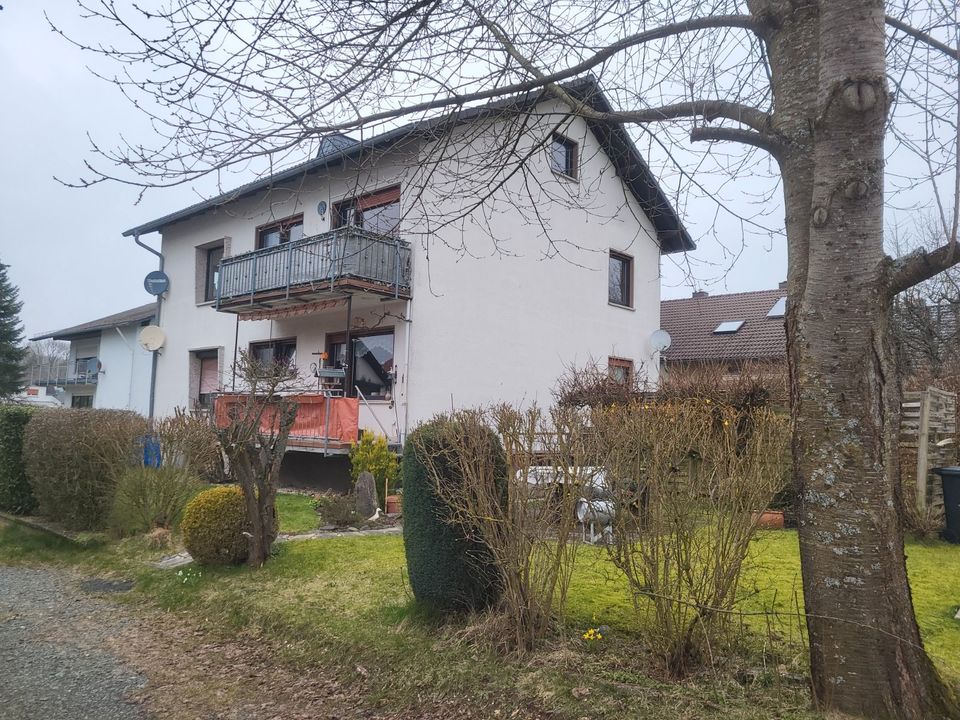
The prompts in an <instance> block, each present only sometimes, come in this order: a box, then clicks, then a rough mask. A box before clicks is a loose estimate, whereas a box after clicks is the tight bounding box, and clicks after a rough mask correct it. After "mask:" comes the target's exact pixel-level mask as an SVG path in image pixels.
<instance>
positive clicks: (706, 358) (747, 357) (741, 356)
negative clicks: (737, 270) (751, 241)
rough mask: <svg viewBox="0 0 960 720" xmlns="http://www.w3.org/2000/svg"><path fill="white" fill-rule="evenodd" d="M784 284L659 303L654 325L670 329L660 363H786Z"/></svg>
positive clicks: (732, 368)
mask: <svg viewBox="0 0 960 720" xmlns="http://www.w3.org/2000/svg"><path fill="white" fill-rule="evenodd" d="M786 297H787V290H786V283H781V284H780V287H779V288H777V289H776V290H759V291H756V292H742V293H731V294H728V295H710V294H708V293H706V292H704V291H703V290H697V291H696V292H694V293H693V296H692V297H689V298H682V299H679V300H664V301H663V302H662V303H660V324H661V326H662V327H663V329H664V330H666V331H667V332H668V333H670V339H671V343H670V347H669V348H668V349H667V350H666V351H665V352H664V353H663V355H662V359H663V363H664V365H665V367H666V368H668V369H669V368H671V367H674V368H676V367H684V366H690V365H697V364H707V363H709V364H723V365H725V366H726V368H727V371H728V372H729V373H731V374H735V373H738V372H739V370H740V368H742V367H743V366H744V364H746V363H751V362H764V363H768V362H777V363H784V364H785V363H786V360H787V332H786V327H785V324H784V313H785V311H786Z"/></svg>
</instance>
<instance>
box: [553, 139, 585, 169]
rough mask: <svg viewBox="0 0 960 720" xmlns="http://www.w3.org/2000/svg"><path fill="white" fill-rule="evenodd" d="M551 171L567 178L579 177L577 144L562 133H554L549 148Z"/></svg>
mask: <svg viewBox="0 0 960 720" xmlns="http://www.w3.org/2000/svg"><path fill="white" fill-rule="evenodd" d="M549 154H550V169H551V170H553V171H554V172H555V173H560V174H561V175H566V176H567V177H571V178H575V177H577V161H578V159H579V158H578V157H577V155H578V152H577V143H575V142H574V141H573V140H571V139H570V138H568V137H564V136H563V135H561V134H560V133H554V134H553V135H552V136H551V138H550V146H549Z"/></svg>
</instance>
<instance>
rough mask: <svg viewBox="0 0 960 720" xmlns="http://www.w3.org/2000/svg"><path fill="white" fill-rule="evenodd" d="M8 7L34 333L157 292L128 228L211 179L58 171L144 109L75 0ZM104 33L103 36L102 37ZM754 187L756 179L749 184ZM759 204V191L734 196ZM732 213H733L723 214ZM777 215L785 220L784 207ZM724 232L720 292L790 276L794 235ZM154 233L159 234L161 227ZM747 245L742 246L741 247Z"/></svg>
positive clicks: (717, 259) (16, 229)
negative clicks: (84, 178) (84, 181)
mask: <svg viewBox="0 0 960 720" xmlns="http://www.w3.org/2000/svg"><path fill="white" fill-rule="evenodd" d="M2 4H3V6H4V9H3V11H2V12H0V83H2V88H3V98H4V111H3V112H2V113H0V172H2V173H3V175H2V181H0V182H2V193H0V262H3V263H4V264H7V265H10V276H11V278H12V280H13V282H14V283H15V284H16V285H17V286H18V287H19V288H20V296H21V299H22V300H23V303H24V306H23V311H22V314H21V317H22V320H23V323H24V325H25V328H26V331H27V335H28V336H33V335H37V334H40V333H42V332H45V331H48V330H55V329H58V328H62V327H67V326H70V325H74V324H77V323H81V322H85V321H87V320H92V319H95V318H98V317H101V316H103V315H109V314H111V313H114V312H119V311H121V310H126V309H128V308H131V307H135V306H137V305H140V304H143V303H146V302H149V301H150V299H151V298H150V296H148V295H147V294H146V293H145V292H144V290H143V277H144V275H145V274H146V273H147V272H149V271H150V270H153V269H155V268H156V258H154V257H153V256H152V255H150V254H149V253H147V252H146V251H145V250H143V249H141V248H138V247H136V246H135V245H134V244H133V241H132V239H130V238H123V237H121V233H122V232H123V231H124V230H126V229H127V228H130V227H133V226H135V225H137V224H140V223H142V222H144V221H147V220H151V219H153V218H156V217H159V216H161V215H164V214H166V213H168V212H171V211H173V210H177V209H179V208H181V207H183V206H185V205H188V204H191V203H193V202H196V201H197V200H198V199H199V198H200V197H201V196H206V195H208V194H210V193H209V190H208V191H207V192H206V193H205V192H204V188H185V187H181V188H175V189H164V190H156V191H153V192H151V193H148V194H147V195H146V197H145V198H144V199H143V200H142V201H141V202H140V204H139V205H136V204H135V202H136V198H137V194H136V192H135V191H134V190H132V189H130V188H127V187H123V186H120V185H110V186H107V185H99V186H96V187H94V188H89V189H83V190H80V189H72V188H68V187H64V186H63V185H61V184H60V183H58V182H57V181H56V180H55V179H54V176H57V177H60V178H63V179H68V180H71V179H73V180H75V179H76V178H78V177H80V176H81V175H82V174H83V169H84V166H83V163H84V160H85V159H86V158H88V157H89V156H90V155H89V152H90V151H89V148H90V143H89V140H88V138H87V134H88V133H89V134H90V136H92V138H93V139H94V140H95V141H97V142H98V143H100V144H102V145H104V146H109V145H110V144H111V143H112V142H114V141H115V140H116V138H117V137H118V136H119V134H120V133H124V134H126V135H128V136H130V135H133V136H138V135H139V134H141V133H143V132H144V131H145V123H144V119H143V118H142V117H141V116H140V115H139V113H138V112H137V111H136V110H135V109H134V108H132V107H131V106H130V104H129V103H128V102H127V101H126V100H125V99H123V98H122V97H121V96H120V95H119V93H118V92H117V91H116V90H115V89H114V88H113V87H111V86H110V85H108V84H106V83H104V82H103V81H102V80H99V79H98V78H96V77H94V76H93V75H91V74H90V72H89V71H88V70H87V69H86V64H87V63H89V62H90V58H89V57H87V56H85V55H84V54H83V53H81V52H80V51H79V50H76V49H74V48H73V47H72V46H70V45H69V44H68V43H67V42H66V41H65V40H64V39H63V38H62V37H60V36H59V35H57V34H55V33H53V32H52V31H51V30H50V29H49V27H48V26H47V23H46V21H45V20H44V16H43V12H44V9H46V10H47V12H48V13H49V14H50V15H51V16H52V17H54V18H55V19H56V21H57V22H58V23H59V24H61V25H62V26H63V27H64V29H65V30H66V31H67V32H68V33H73V34H75V35H77V36H85V37H87V38H88V39H89V35H90V33H91V32H93V31H94V30H96V31H98V32H103V28H102V27H101V26H99V25H97V26H94V25H90V24H88V23H85V22H84V21H82V20H81V19H80V18H78V16H77V11H76V8H75V6H74V4H73V3H70V2H67V1H66V0H4V2H3V3H2ZM90 41H92V39H90ZM740 187H741V188H742V187H748V188H749V187H750V181H749V179H746V180H745V184H744V185H741V186H740ZM731 201H732V202H741V203H744V206H745V207H746V206H747V203H749V201H750V198H749V197H739V198H738V197H736V196H735V195H734V196H733V197H731ZM683 220H684V222H685V223H686V224H687V226H688V228H689V229H690V231H691V234H692V235H693V236H694V237H696V238H699V237H701V236H702V235H703V234H704V233H705V232H706V231H707V230H708V229H709V228H710V227H712V226H713V224H714V223H715V221H716V218H715V215H714V212H713V209H711V208H710V207H709V206H708V205H706V204H704V203H703V202H700V203H695V204H693V205H691V206H690V207H689V208H688V213H687V214H686V215H685V216H684V218H683ZM721 222H724V221H721ZM766 222H767V223H768V224H774V225H777V224H778V223H779V222H780V217H779V211H778V210H776V209H775V208H774V209H773V215H772V217H768V218H767V220H766ZM725 224H729V226H730V227H729V228H721V232H720V233H719V234H720V235H721V237H724V238H725V241H726V243H727V244H728V248H729V249H730V250H732V251H733V252H734V253H739V254H740V257H739V258H738V259H737V260H736V262H735V263H734V264H733V267H732V269H729V271H728V268H729V267H730V264H731V261H732V259H731V256H730V253H729V252H724V250H723V249H722V248H721V247H720V245H719V243H717V242H716V241H715V240H712V239H709V238H708V239H705V240H703V241H702V242H701V247H700V249H699V250H698V251H697V252H695V253H694V254H693V260H694V261H695V262H696V264H697V274H698V276H699V277H700V278H701V280H705V281H706V282H705V283H701V284H706V286H707V287H708V289H709V290H711V292H735V291H740V290H759V289H767V288H771V287H776V284H777V283H778V282H779V281H780V280H782V279H784V278H785V277H786V253H785V249H784V246H783V240H782V239H776V240H768V239H765V238H757V237H752V238H748V239H747V240H746V243H747V245H746V247H743V248H741V243H742V237H741V233H740V232H739V229H738V228H737V226H736V225H735V224H734V223H732V222H729V221H726V223H725ZM145 239H147V240H152V241H153V242H154V243H156V242H157V241H158V239H159V238H158V236H156V235H154V236H152V237H151V238H145ZM741 249H742V253H740V251H741ZM663 272H664V285H663V297H664V298H669V297H683V296H687V295H688V294H689V292H690V290H691V288H690V283H691V281H690V280H689V279H688V278H687V277H686V273H685V271H684V268H683V267H682V263H680V265H679V266H678V264H676V263H675V262H673V261H667V262H664V265H663Z"/></svg>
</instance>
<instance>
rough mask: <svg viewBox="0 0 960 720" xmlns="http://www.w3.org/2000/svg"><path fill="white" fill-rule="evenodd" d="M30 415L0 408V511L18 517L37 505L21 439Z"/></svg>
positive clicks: (24, 410)
mask: <svg viewBox="0 0 960 720" xmlns="http://www.w3.org/2000/svg"><path fill="white" fill-rule="evenodd" d="M33 413H34V408H31V407H28V406H25V405H0V510H6V511H7V512H12V513H17V514H21V515H26V514H28V513H30V512H31V511H32V510H33V509H34V507H36V504H37V501H36V500H35V499H34V497H33V493H32V492H31V490H30V483H29V482H28V481H27V471H26V467H25V466H24V462H23V435H24V431H25V429H26V427H27V422H29V420H30V418H31V416H32V415H33Z"/></svg>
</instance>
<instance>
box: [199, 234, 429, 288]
mask: <svg viewBox="0 0 960 720" xmlns="http://www.w3.org/2000/svg"><path fill="white" fill-rule="evenodd" d="M347 279H356V280H362V281H365V282H368V283H374V284H376V285H382V286H383V287H384V290H385V291H388V292H389V291H391V290H392V291H393V292H394V293H395V294H397V295H399V294H400V293H401V292H403V293H407V292H408V291H409V288H410V244H409V243H407V242H404V241H403V240H400V239H398V238H393V237H388V236H385V235H378V234H376V233H372V232H368V231H366V230H364V229H362V228H359V227H356V226H347V227H342V228H337V229H336V230H332V231H330V232H326V233H322V234H320V235H313V236H311V237H305V238H302V239H301V240H296V241H293V242H287V243H284V244H282V245H277V246H275V247H270V248H263V249H261V250H254V251H252V252H248V253H243V254H242V255H235V256H233V257H228V258H224V259H223V261H222V262H221V263H220V271H219V277H218V282H217V307H220V305H223V304H228V303H229V304H234V303H235V302H236V301H238V300H242V299H243V298H245V297H249V298H250V300H251V302H253V300H254V299H255V298H256V296H257V295H258V294H262V293H271V294H276V293H277V292H281V293H284V294H285V295H287V296H289V294H290V290H291V289H292V288H294V289H295V288H301V287H303V286H314V287H315V288H317V289H322V288H321V286H322V285H323V284H324V283H329V285H330V289H331V290H333V289H334V288H335V287H336V283H337V282H338V281H341V280H347Z"/></svg>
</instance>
